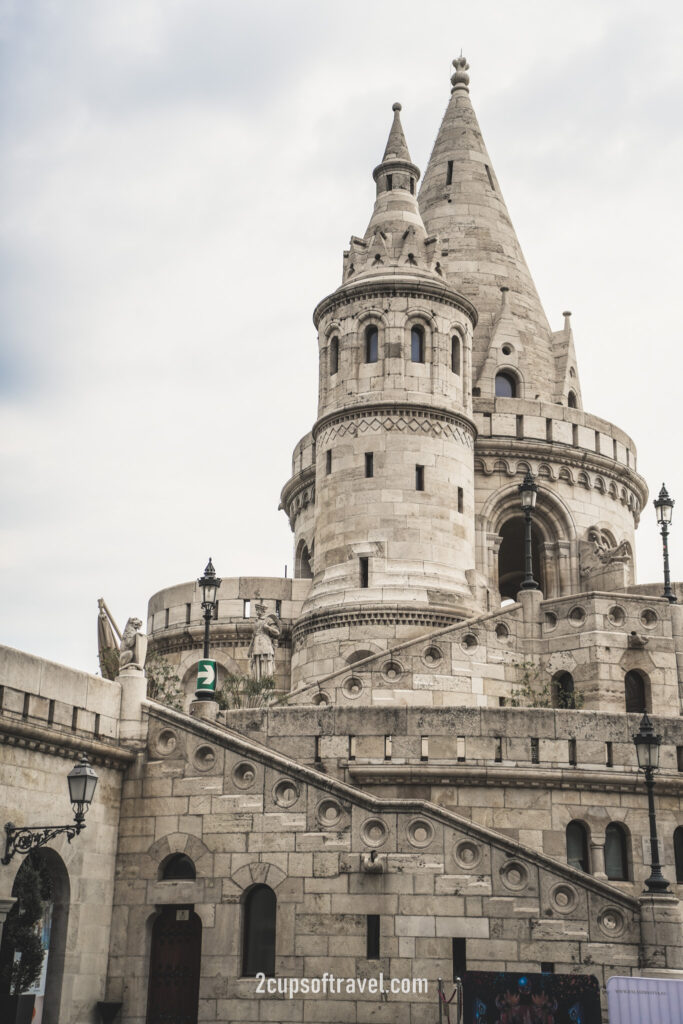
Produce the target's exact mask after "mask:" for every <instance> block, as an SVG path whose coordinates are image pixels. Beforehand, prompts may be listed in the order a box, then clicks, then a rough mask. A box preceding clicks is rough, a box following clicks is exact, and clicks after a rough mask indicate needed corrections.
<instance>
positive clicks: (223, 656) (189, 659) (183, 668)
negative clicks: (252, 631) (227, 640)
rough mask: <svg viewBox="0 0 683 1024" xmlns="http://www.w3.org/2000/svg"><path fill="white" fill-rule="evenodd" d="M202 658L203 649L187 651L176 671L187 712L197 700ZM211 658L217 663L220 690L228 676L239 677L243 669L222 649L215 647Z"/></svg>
mask: <svg viewBox="0 0 683 1024" xmlns="http://www.w3.org/2000/svg"><path fill="white" fill-rule="evenodd" d="M201 657H202V651H201V648H199V647H197V648H196V649H195V650H192V651H187V652H186V653H185V654H184V655H183V656H182V658H181V659H180V662H179V663H178V667H177V669H176V673H177V675H178V677H179V679H180V685H181V687H182V690H183V703H184V708H185V710H186V711H187V710H189V707H190V704H191V703H192V701H193V700H194V699H195V690H196V688H197V686H196V684H197V667H198V665H199V660H200V658H201ZM211 657H212V658H213V660H214V661H215V662H216V675H217V679H216V686H217V687H218V688H220V686H221V685H222V683H223V682H225V678H226V676H228V675H239V674H240V672H241V671H242V669H241V668H240V666H239V664H238V663H237V662H236V661H235V659H234V658H231V657H230V655H229V654H228V653H227V652H226V651H225V650H223V649H221V648H220V647H216V646H213V647H212V648H211Z"/></svg>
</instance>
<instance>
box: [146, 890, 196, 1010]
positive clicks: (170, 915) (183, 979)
mask: <svg viewBox="0 0 683 1024" xmlns="http://www.w3.org/2000/svg"><path fill="white" fill-rule="evenodd" d="M201 950H202V922H201V921H200V919H199V917H198V916H197V914H195V913H194V911H193V910H186V909H181V908H178V907H167V908H166V909H165V910H163V911H162V912H161V914H159V916H158V917H157V919H156V921H155V922H154V926H153V928H152V951H151V954H150V958H149V995H148V998H147V1024H197V1009H198V1004H199V970H200V962H201Z"/></svg>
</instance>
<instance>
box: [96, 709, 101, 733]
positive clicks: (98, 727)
mask: <svg viewBox="0 0 683 1024" xmlns="http://www.w3.org/2000/svg"><path fill="white" fill-rule="evenodd" d="M99 735H100V716H99V715H98V714H97V712H95V736H99Z"/></svg>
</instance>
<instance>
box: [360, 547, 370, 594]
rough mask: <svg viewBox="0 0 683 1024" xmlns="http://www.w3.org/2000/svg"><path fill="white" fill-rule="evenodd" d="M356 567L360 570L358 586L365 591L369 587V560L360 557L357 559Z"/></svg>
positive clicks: (363, 556)
mask: <svg viewBox="0 0 683 1024" xmlns="http://www.w3.org/2000/svg"><path fill="white" fill-rule="evenodd" d="M358 567H359V570H360V585H361V587H362V588H363V589H365V588H366V587H368V586H369V585H370V559H369V558H368V557H367V556H366V555H361V557H360V558H359V559H358Z"/></svg>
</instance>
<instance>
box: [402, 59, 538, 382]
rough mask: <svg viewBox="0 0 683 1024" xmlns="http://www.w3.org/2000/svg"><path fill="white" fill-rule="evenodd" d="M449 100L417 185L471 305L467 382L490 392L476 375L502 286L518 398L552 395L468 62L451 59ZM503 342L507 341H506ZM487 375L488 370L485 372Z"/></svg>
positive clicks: (451, 272)
mask: <svg viewBox="0 0 683 1024" xmlns="http://www.w3.org/2000/svg"><path fill="white" fill-rule="evenodd" d="M453 66H454V68H455V72H454V74H453V76H452V78H451V83H452V90H451V99H450V102H449V104H448V107H447V109H446V113H445V115H444V118H443V121H442V123H441V127H440V129H439V133H438V136H437V139H436V142H435V144H434V149H433V151H432V155H431V157H430V160H429V164H428V166H427V170H426V172H425V177H424V182H423V185H422V188H421V191H420V210H421V213H422V217H423V220H424V224H425V227H426V229H427V232H428V233H429V234H430V235H439V237H440V244H439V250H440V258H441V260H442V264H443V269H444V273H445V275H446V277H447V279H448V282H449V284H450V285H451V287H453V288H456V289H457V290H458V291H459V292H462V293H463V294H464V295H466V296H467V297H468V298H469V299H470V300H471V301H472V302H473V303H474V305H475V306H476V307H477V311H478V313H479V323H478V326H477V329H476V331H475V334H474V350H473V367H472V369H473V381H474V383H475V384H478V383H479V384H481V394H482V397H485V396H487V395H488V396H490V395H492V384H493V382H492V381H489V380H483V379H482V380H481V381H480V380H479V378H480V375H481V373H482V370H483V369H484V366H485V364H486V365H487V366H488V367H490V366H491V365H492V358H490V357H493V362H494V363H495V361H496V359H495V353H494V352H493V351H491V352H489V349H492V348H493V347H495V344H496V343H495V340H494V335H495V333H496V332H495V328H496V325H497V321H498V319H499V316H500V309H501V288H502V287H505V288H507V289H509V294H508V297H507V303H508V310H509V314H510V316H511V317H512V321H513V323H512V324H510V325H509V329H508V330H507V331H506V335H507V338H508V342H509V340H510V337H511V333H516V336H517V337H516V340H515V341H514V349H515V351H516V353H517V358H518V360H519V362H518V365H519V369H520V371H521V375H522V378H523V380H524V381H525V389H526V390H525V397H527V398H531V399H534V398H536V397H540V398H541V399H543V400H546V401H552V400H553V395H554V390H555V389H554V377H555V358H554V355H553V346H552V336H551V332H550V327H549V325H548V321H547V319H546V316H545V313H544V311H543V307H542V305H541V301H540V299H539V297H538V294H537V292H536V288H535V286H534V283H533V280H532V278H531V275H530V273H529V270H528V267H527V265H526V262H525V260H524V256H523V254H522V250H521V247H520V245H519V242H518V240H517V236H516V234H515V229H514V227H513V226H512V222H511V220H510V215H509V213H508V211H507V208H506V206H505V202H504V200H503V197H502V195H501V192H500V187H499V185H498V180H497V178H496V175H495V173H494V171H493V166H492V164H491V158H490V157H489V155H488V152H487V150H486V146H485V144H484V140H483V138H482V134H481V129H480V127H479V124H478V122H477V118H476V115H475V113H474V110H473V108H472V104H471V102H470V96H469V74H468V70H469V65H468V63H467V60H466V59H465V58H464V57H462V56H461V57H459V58H457V59H456V60H454V61H453ZM508 347H509V345H508ZM487 373H488V370H487Z"/></svg>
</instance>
